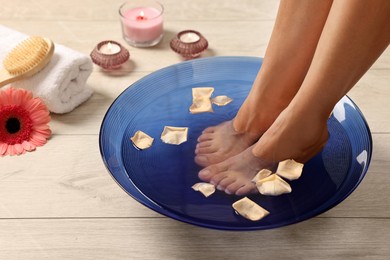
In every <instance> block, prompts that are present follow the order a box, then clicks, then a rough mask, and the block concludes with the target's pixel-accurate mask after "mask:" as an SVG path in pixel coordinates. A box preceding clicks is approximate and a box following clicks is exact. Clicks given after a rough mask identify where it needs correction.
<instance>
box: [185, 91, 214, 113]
mask: <svg viewBox="0 0 390 260" xmlns="http://www.w3.org/2000/svg"><path fill="white" fill-rule="evenodd" d="M213 92H214V88H212V87H200V88H193V89H192V105H191V106H190V112H191V113H192V114H199V113H205V112H213V106H212V103H211V99H210V98H211V95H212V94H213Z"/></svg>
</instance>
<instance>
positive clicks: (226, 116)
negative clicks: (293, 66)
mask: <svg viewBox="0 0 390 260" xmlns="http://www.w3.org/2000/svg"><path fill="white" fill-rule="evenodd" d="M261 64H262V59H259V58H253V57H212V58H203V59H197V60H191V61H186V62H182V63H179V64H176V65H172V66H169V67H166V68H163V69H161V70H158V71H156V72H154V73H151V74H150V75H148V76H146V77H144V78H142V79H140V80H139V81H137V82H136V83H134V84H132V85H131V86H130V87H129V88H127V89H126V90H125V91H124V92H123V93H122V94H121V95H120V96H119V97H118V98H117V99H116V100H115V102H113V104H112V105H111V107H110V108H109V109H108V111H107V113H106V115H105V117H104V120H103V122H102V125H101V130H100V139H99V142H100V152H101V155H102V158H103V161H104V163H105V165H106V167H107V169H108V171H109V172H110V173H111V175H112V176H113V178H114V179H115V180H116V182H117V183H118V184H119V185H120V186H121V187H122V188H123V189H124V190H125V191H126V192H127V193H128V194H129V195H130V196H132V197H133V198H134V199H135V200H137V201H138V202H140V203H141V204H143V205H145V206H146V207H148V208H150V209H152V210H154V211H156V212H158V213H161V214H163V215H165V216H168V217H171V218H173V219H177V220H180V221H183V222H186V223H191V224H194V225H198V226H202V227H208V228H215V229H223V230H262V229H269V228H275V227H280V226H285V225H289V224H292V223H297V222H300V221H303V220H306V219H309V218H311V217H314V216H316V215H318V214H320V213H323V212H325V211H326V210H328V209H330V208H332V207H334V206H335V205H337V204H338V203H340V202H341V201H343V200H344V199H345V198H346V197H347V196H348V195H349V194H351V192H352V191H353V190H354V189H355V188H356V187H357V186H358V185H359V183H360V182H361V180H362V179H363V177H364V176H365V174H366V172H367V169H368V166H369V163H370V160H371V154H372V139H371V133H370V130H369V128H368V125H367V123H366V121H365V119H364V117H363V115H362V113H361V112H360V110H359V109H358V107H357V106H356V105H355V104H354V103H353V102H352V100H351V99H349V98H348V97H344V98H342V99H341V100H340V102H338V104H337V105H336V107H335V109H334V112H333V114H332V116H331V117H330V118H329V120H328V127H329V133H330V138H329V142H328V143H327V145H326V146H325V147H324V149H323V151H322V152H321V153H319V154H318V155H317V156H315V157H314V158H313V159H312V160H310V161H309V162H308V163H306V165H305V167H304V171H303V173H302V177H301V178H300V179H298V180H296V181H292V182H291V186H292V190H293V192H292V193H290V194H286V195H281V196H278V197H270V196H262V195H259V194H256V195H250V196H249V198H250V199H252V200H254V201H255V202H256V203H258V204H259V205H261V206H262V207H264V208H266V209H267V210H268V211H270V212H271V214H270V215H268V216H267V217H265V218H264V219H262V220H260V221H256V222H252V221H249V220H247V219H245V218H243V217H241V216H238V215H237V214H235V212H234V210H233V208H232V207H231V205H232V203H233V202H235V201H237V200H238V199H240V197H237V196H234V195H226V194H225V193H223V192H221V191H216V193H214V194H213V195H211V196H210V197H208V198H205V197H204V196H203V195H202V194H201V193H199V192H195V191H194V190H192V188H191V186H192V185H193V184H195V183H196V182H198V181H199V179H198V177H197V174H198V171H199V170H200V167H199V166H197V165H196V164H195V163H194V149H195V145H196V143H197V142H196V140H197V138H198V136H199V135H200V133H201V131H202V130H203V129H204V128H206V127H208V126H211V125H217V124H219V123H221V122H223V121H226V120H230V119H232V118H233V117H234V116H235V115H236V113H237V111H238V109H239V107H240V105H241V104H242V102H243V101H244V99H245V97H246V96H247V95H248V92H249V90H250V88H251V86H252V82H253V81H254V79H255V77H256V74H257V72H258V70H259V68H260V66H261ZM204 86H213V87H214V88H215V91H214V96H218V95H227V96H229V97H231V98H233V99H234V100H233V102H232V103H230V104H229V105H227V106H224V107H217V106H215V107H214V113H203V114H195V115H194V114H190V113H189V110H188V109H189V107H190V105H191V103H192V93H191V89H192V88H193V87H204ZM164 126H182V127H188V128H189V133H188V141H187V142H185V143H183V144H181V145H179V146H176V145H168V144H165V143H163V142H162V141H161V139H160V135H161V132H162V130H163V128H164ZM137 130H141V131H143V132H145V133H147V134H148V135H150V136H152V137H153V138H155V140H154V143H153V146H152V147H151V148H149V149H147V150H142V151H141V150H137V149H136V148H135V147H134V146H133V144H132V142H131V140H130V137H131V136H133V134H134V133H135V132H136V131H137Z"/></svg>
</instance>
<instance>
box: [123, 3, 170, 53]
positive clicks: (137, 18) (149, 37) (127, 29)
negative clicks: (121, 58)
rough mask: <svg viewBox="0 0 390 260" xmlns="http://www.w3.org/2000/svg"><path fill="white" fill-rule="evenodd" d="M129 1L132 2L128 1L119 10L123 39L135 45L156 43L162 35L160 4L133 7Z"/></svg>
mask: <svg viewBox="0 0 390 260" xmlns="http://www.w3.org/2000/svg"><path fill="white" fill-rule="evenodd" d="M130 3H131V4H133V2H128V3H126V4H124V5H122V7H121V9H120V10H119V12H120V15H121V23H122V31H123V37H124V39H125V40H126V41H127V42H128V43H129V44H131V45H133V46H136V47H148V46H153V45H156V44H157V43H158V42H159V41H160V40H161V38H162V36H163V15H162V12H163V10H162V6H161V5H160V8H158V6H153V5H150V6H145V7H143V6H142V7H140V6H135V7H133V5H130ZM143 4H145V1H143Z"/></svg>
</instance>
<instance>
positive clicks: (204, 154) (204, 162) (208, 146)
mask: <svg viewBox="0 0 390 260" xmlns="http://www.w3.org/2000/svg"><path fill="white" fill-rule="evenodd" d="M258 138H259V137H258V136H257V135H251V134H249V133H241V134H240V133H238V132H237V131H236V130H235V129H234V127H233V120H231V121H227V122H224V123H222V124H219V125H217V126H212V127H209V128H206V129H205V130H204V131H203V132H202V135H201V136H200V137H199V138H198V144H197V145H196V149H195V154H196V156H195V162H196V163H197V164H198V165H200V166H208V165H211V164H215V163H219V162H222V161H224V160H226V159H227V158H230V157H232V156H234V155H237V154H239V153H241V152H242V151H244V150H245V149H246V148H248V147H249V146H251V145H252V144H254V143H255V142H256V141H257V140H258Z"/></svg>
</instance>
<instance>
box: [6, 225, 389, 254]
mask: <svg viewBox="0 0 390 260" xmlns="http://www.w3.org/2000/svg"><path fill="white" fill-rule="evenodd" d="M11 234H12V236H13V237H14V239H9V237H10V236H11ZM0 244H1V245H2V246H1V247H0V258H1V259H31V260H33V259H40V260H41V259H83V260H87V259H94V260H95V259H116V260H119V259H142V260H145V259H155V260H157V259H167V260H168V259H169V260H175V259H177V260H182V259H191V260H195V259H205V258H207V259H248V260H251V259H324V260H328V259H341V260H344V259H364V260H366V259H375V260H381V259H383V260H385V259H388V258H389V256H390V220H389V219H344V218H342V219H332V218H331V219H327V218H325V219H313V220H310V221H306V222H304V223H300V224H297V225H292V226H288V227H285V228H280V229H275V230H267V231H257V232H223V231H215V230H209V229H204V228H199V227H195V226H191V225H187V224H183V223H179V222H177V221H173V220H170V219H81V220H78V219H76V220H67V219H64V220H61V219H59V220H8V221H6V222H4V221H1V220H0Z"/></svg>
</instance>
